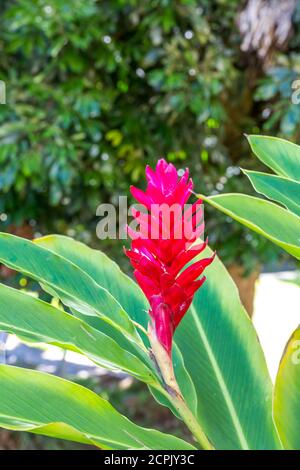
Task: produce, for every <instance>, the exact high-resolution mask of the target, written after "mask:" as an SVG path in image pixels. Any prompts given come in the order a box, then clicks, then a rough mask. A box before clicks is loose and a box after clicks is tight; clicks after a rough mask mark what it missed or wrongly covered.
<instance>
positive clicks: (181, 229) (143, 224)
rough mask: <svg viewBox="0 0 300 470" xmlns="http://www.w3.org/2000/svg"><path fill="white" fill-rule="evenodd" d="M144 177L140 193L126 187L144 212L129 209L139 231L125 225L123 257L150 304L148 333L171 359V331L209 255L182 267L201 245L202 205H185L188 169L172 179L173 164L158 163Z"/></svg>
mask: <svg viewBox="0 0 300 470" xmlns="http://www.w3.org/2000/svg"><path fill="white" fill-rule="evenodd" d="M146 178H147V182H148V184H147V189H146V191H145V192H143V191H141V190H140V189H138V188H135V187H131V194H132V195H133V196H134V198H135V199H136V200H137V201H138V202H139V203H140V204H142V205H143V206H145V208H146V209H147V211H138V210H136V209H134V210H133V211H132V212H133V216H134V218H135V219H136V221H137V222H138V224H139V232H137V231H134V230H132V229H131V228H130V227H128V233H129V235H130V237H131V238H132V245H131V250H127V251H126V254H127V256H128V257H129V258H130V261H131V264H132V266H133V267H134V275H135V278H136V280H137V282H138V284H139V286H140V287H141V289H142V290H143V292H144V294H145V296H146V297H147V299H148V301H149V303H150V307H151V308H150V310H149V314H150V317H151V320H152V329H153V330H154V331H155V333H156V337H157V339H158V341H159V342H160V344H162V345H163V347H164V348H165V350H166V351H167V353H168V354H169V355H171V350H172V338H173V335H174V332H175V329H176V328H177V326H178V325H179V323H180V321H181V320H182V318H183V316H184V314H185V313H186V311H187V310H188V308H189V306H190V304H191V302H192V300H193V297H194V294H195V292H196V291H197V289H199V287H200V286H201V285H202V284H203V282H204V281H205V277H201V278H200V279H199V276H201V274H202V273H203V271H204V269H205V268H206V267H207V266H208V265H209V264H210V263H211V262H212V261H213V256H212V257H210V258H205V259H201V260H198V261H195V262H194V263H193V264H190V265H189V266H188V267H187V268H185V269H184V267H185V266H186V264H187V263H190V262H191V261H192V260H193V259H194V258H195V257H196V256H197V255H199V254H200V253H201V252H202V251H203V250H204V249H205V247H206V245H207V242H204V243H202V242H201V243H197V242H196V241H197V239H198V238H199V236H200V235H201V234H202V233H203V229H204V224H203V223H199V219H202V207H201V204H202V201H200V200H198V201H197V202H196V203H194V204H193V205H187V204H186V203H187V201H188V199H189V197H190V194H191V191H192V188H193V182H192V180H191V179H189V171H188V169H186V170H185V172H184V174H183V176H182V177H181V178H178V175H177V171H176V168H175V167H174V165H172V164H168V163H167V162H166V161H165V160H163V159H161V160H159V161H158V163H157V165H156V169H155V171H154V170H152V169H151V168H150V167H147V168H146Z"/></svg>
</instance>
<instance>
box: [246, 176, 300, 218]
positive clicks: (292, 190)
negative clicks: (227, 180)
mask: <svg viewBox="0 0 300 470" xmlns="http://www.w3.org/2000/svg"><path fill="white" fill-rule="evenodd" d="M243 172H244V173H245V175H247V176H248V178H249V180H250V181H251V183H252V185H253V187H254V189H255V190H256V191H257V192H258V193H260V194H263V195H264V196H266V197H267V198H269V199H272V200H273V201H277V202H280V203H281V204H283V205H284V206H285V207H286V208H287V209H289V210H290V211H291V212H294V214H296V215H298V216H300V183H297V181H293V180H290V179H288V178H283V177H281V176H275V175H269V174H267V173H260V172H259V171H249V170H243Z"/></svg>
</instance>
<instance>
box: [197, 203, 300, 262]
mask: <svg viewBox="0 0 300 470" xmlns="http://www.w3.org/2000/svg"><path fill="white" fill-rule="evenodd" d="M200 197H201V199H203V200H205V201H206V202H208V203H209V204H210V205H211V206H213V207H215V208H216V209H219V210H220V211H222V212H224V213H225V214H227V215H229V216H230V217H232V218H233V219H235V220H237V221H238V222H240V223H241V224H243V225H245V226H246V227H249V228H251V229H252V230H254V231H255V232H257V233H259V234H260V235H263V236H264V237H266V238H268V239H269V240H271V241H272V242H273V243H275V244H276V245H279V246H280V247H281V248H283V249H284V250H285V251H287V252H288V253H290V254H291V255H292V256H294V257H295V258H297V259H300V217H298V216H297V215H295V214H293V213H291V212H289V211H287V210H285V209H283V208H282V207H280V206H277V205H276V204H273V203H272V202H269V201H265V200H264V199H259V198H256V197H253V196H247V195H245V194H220V195H218V196H210V197H206V196H202V195H201V196H200Z"/></svg>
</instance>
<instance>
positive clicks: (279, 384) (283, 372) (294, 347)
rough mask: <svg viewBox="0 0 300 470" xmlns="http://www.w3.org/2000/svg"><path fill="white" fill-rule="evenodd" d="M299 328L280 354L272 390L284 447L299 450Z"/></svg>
mask: <svg viewBox="0 0 300 470" xmlns="http://www.w3.org/2000/svg"><path fill="white" fill-rule="evenodd" d="M299 416H300V328H299V327H298V328H297V330H296V331H295V332H294V333H293V334H292V336H291V338H290V339H289V341H288V343H287V346H286V349H285V351H284V354H283V356H282V359H281V362H280V365H279V369H278V373H277V377H276V382H275V392H274V418H275V422H276V425H277V429H278V432H279V434H280V437H281V440H282V442H283V445H284V447H285V448H286V449H296V450H300V433H299Z"/></svg>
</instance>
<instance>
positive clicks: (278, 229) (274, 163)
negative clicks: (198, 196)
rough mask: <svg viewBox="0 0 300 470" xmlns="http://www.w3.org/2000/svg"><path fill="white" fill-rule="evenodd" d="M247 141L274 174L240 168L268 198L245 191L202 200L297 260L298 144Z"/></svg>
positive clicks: (299, 238)
mask: <svg viewBox="0 0 300 470" xmlns="http://www.w3.org/2000/svg"><path fill="white" fill-rule="evenodd" d="M248 140H249V142H250V145H251V148H252V150H253V152H254V153H255V154H256V156H257V157H258V158H259V159H260V160H261V161H262V162H263V163H264V164H265V165H266V166H268V167H269V168H271V169H272V170H273V171H274V172H275V175H272V174H268V173H261V172H257V171H248V170H243V171H244V173H245V174H246V176H247V177H248V178H249V180H250V182H251V183H252V185H253V187H254V189H255V190H256V191H257V192H258V193H260V194H262V195H264V196H266V198H267V199H269V200H266V199H262V198H257V197H253V196H248V195H244V194H222V195H217V196H210V197H204V199H205V200H206V201H207V202H208V203H209V204H211V205H212V206H213V207H216V208H217V209H219V210H221V211H222V212H224V213H225V214H227V215H229V216H231V217H232V218H234V219H235V220H237V221H238V222H240V223H242V224H244V225H246V227H249V228H251V229H252V230H254V231H255V232H257V233H259V234H261V235H263V236H264V237H266V238H268V239H269V240H271V241H272V242H274V243H275V244H276V245H279V246H280V247H281V248H283V249H284V250H285V251H287V252H288V253H289V254H290V255H292V256H294V257H295V258H296V259H300V147H299V146H298V145H296V144H294V143H291V142H288V141H286V140H283V139H279V138H276V137H268V136H260V135H251V136H249V137H248ZM270 200H271V201H276V202H277V203H279V204H280V205H278V204H275V203H274V202H270ZM282 206H283V207H282Z"/></svg>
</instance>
